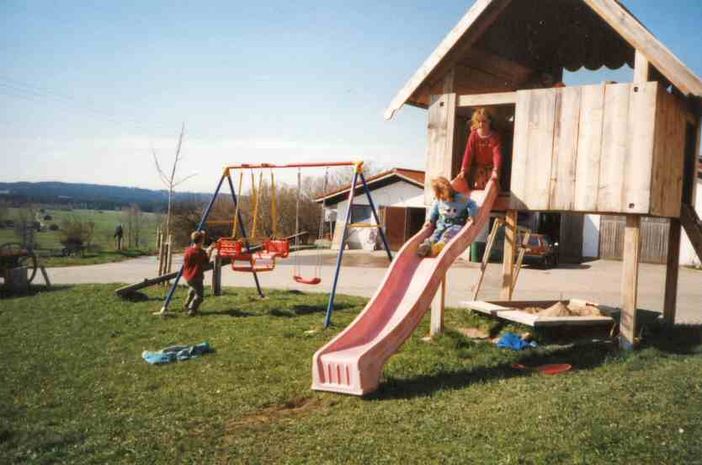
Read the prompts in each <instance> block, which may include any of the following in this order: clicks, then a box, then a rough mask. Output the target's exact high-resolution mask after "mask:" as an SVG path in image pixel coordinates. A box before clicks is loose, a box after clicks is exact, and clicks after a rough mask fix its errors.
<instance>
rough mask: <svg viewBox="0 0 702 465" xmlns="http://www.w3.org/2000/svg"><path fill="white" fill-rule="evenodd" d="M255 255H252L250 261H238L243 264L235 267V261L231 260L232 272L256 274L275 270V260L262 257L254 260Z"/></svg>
mask: <svg viewBox="0 0 702 465" xmlns="http://www.w3.org/2000/svg"><path fill="white" fill-rule="evenodd" d="M256 255H257V254H253V256H252V257H251V260H239V261H242V262H244V263H245V264H242V265H237V264H236V261H235V260H232V270H234V271H247V272H252V271H255V272H256V273H263V272H266V271H273V269H274V268H275V259H271V258H267V257H263V258H258V259H257V258H256Z"/></svg>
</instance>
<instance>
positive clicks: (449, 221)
mask: <svg viewBox="0 0 702 465" xmlns="http://www.w3.org/2000/svg"><path fill="white" fill-rule="evenodd" d="M431 187H432V189H433V190H434V197H435V200H434V203H433V205H432V206H431V209H430V210H429V213H428V215H427V221H426V223H425V224H424V226H425V227H427V226H429V225H433V226H434V227H435V228H434V233H433V234H432V235H431V236H430V237H429V238H427V239H425V240H424V242H422V243H421V244H420V245H419V247H418V248H417V255H419V256H420V257H426V256H427V255H430V254H431V255H437V254H438V253H439V252H441V249H443V248H444V246H445V245H446V244H447V243H448V242H449V241H450V240H451V239H452V238H453V237H455V236H456V234H458V232H459V231H460V230H461V228H463V226H464V225H465V224H466V222H467V221H468V219H470V218H471V217H473V216H475V214H476V213H477V210H478V205H477V204H476V203H475V202H474V201H473V200H471V199H470V198H468V197H466V196H465V195H463V194H461V193H460V192H456V191H455V190H454V188H453V187H452V186H451V182H450V181H449V180H448V179H446V178H445V177H443V176H439V177H438V178H434V179H433V180H432V182H431Z"/></svg>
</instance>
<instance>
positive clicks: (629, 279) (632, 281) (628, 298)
mask: <svg viewBox="0 0 702 465" xmlns="http://www.w3.org/2000/svg"><path fill="white" fill-rule="evenodd" d="M640 254H641V217H640V216H639V215H627V217H626V226H625V227H624V257H623V263H622V313H621V321H620V323H619V346H620V347H621V348H622V349H625V350H630V349H633V348H634V345H635V343H636V341H635V336H636V303H637V302H636V300H637V293H638V285H639V255H640Z"/></svg>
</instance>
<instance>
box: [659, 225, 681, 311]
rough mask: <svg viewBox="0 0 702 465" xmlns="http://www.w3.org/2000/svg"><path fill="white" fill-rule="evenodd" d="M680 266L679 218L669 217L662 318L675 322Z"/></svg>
mask: <svg viewBox="0 0 702 465" xmlns="http://www.w3.org/2000/svg"><path fill="white" fill-rule="evenodd" d="M679 266H680V220H678V219H677V218H671V220H670V226H669V229H668V259H667V262H666V270H665V297H664V298H663V319H664V320H665V322H666V323H668V324H670V325H674V324H675V306H676V305H677V299H678V267H679Z"/></svg>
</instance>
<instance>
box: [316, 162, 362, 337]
mask: <svg viewBox="0 0 702 465" xmlns="http://www.w3.org/2000/svg"><path fill="white" fill-rule="evenodd" d="M362 166H363V162H357V163H355V164H354V166H353V181H351V191H350V192H349V206H348V208H347V209H346V219H345V220H344V228H343V230H342V232H341V244H340V247H339V255H337V256H336V271H335V272H334V284H332V290H331V294H330V295H329V304H328V305H327V314H326V316H325V317H324V327H325V328H328V327H329V325H330V324H331V315H332V312H333V311H334V297H335V296H336V286H337V284H338V282H339V271H341V258H342V257H343V256H344V247H345V246H346V230H347V228H348V225H349V221H350V220H351V207H353V198H354V194H355V192H356V182H357V180H358V174H359V171H360V169H361V168H362Z"/></svg>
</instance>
